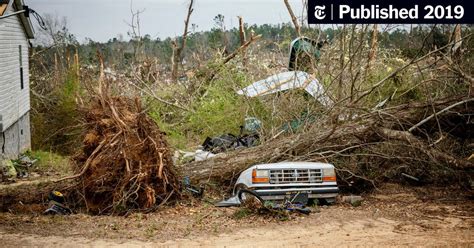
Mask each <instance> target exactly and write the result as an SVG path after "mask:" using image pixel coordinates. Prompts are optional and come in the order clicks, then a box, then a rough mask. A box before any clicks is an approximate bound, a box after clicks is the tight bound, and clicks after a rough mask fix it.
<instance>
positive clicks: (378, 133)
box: [184, 96, 474, 191]
mask: <svg viewBox="0 0 474 248" xmlns="http://www.w3.org/2000/svg"><path fill="white" fill-rule="evenodd" d="M343 111H353V110H350V109H345V110H343ZM354 111H355V110H354ZM333 112H336V113H337V112H339V113H341V110H337V109H334V110H333ZM344 113H345V112H344ZM353 113H354V112H353ZM473 114H474V99H473V98H472V96H452V97H449V98H446V99H438V100H436V101H432V102H427V103H421V102H420V103H407V104H402V105H398V106H393V107H389V108H386V109H374V110H371V111H366V112H365V113H362V112H359V113H357V114H356V115H355V117H354V118H348V119H346V120H340V119H339V120H336V121H335V120H334V118H328V119H321V120H319V123H317V124H316V125H313V126H312V127H311V128H310V129H309V130H308V131H305V132H302V133H299V134H294V135H290V136H287V137H282V138H280V139H276V140H273V141H270V142H266V143H264V144H262V145H260V146H258V147H253V148H249V149H244V150H240V151H235V152H232V153H228V154H225V155H223V156H218V157H215V158H212V159H209V160H205V161H199V162H193V163H191V164H187V165H185V167H184V172H185V174H186V175H189V176H191V178H192V179H193V180H194V181H208V180H213V181H215V182H219V183H221V184H227V185H229V186H231V185H232V183H233V182H234V181H235V180H236V179H237V177H238V176H239V174H240V172H241V171H243V170H245V169H246V168H248V167H249V166H251V165H254V164H257V163H272V162H279V161H285V160H291V161H319V162H329V163H332V164H334V165H335V166H336V169H337V173H338V181H339V184H340V185H341V186H343V187H348V189H349V190H354V191H361V190H362V191H363V190H366V189H368V188H373V187H376V185H377V183H381V182H388V181H392V182H408V181H410V182H409V183H412V182H413V183H421V184H423V183H429V184H438V185H453V184H458V183H461V185H466V183H468V182H469V180H471V179H470V178H474V177H473V175H474V173H473V172H474V161H473V160H469V156H470V155H471V154H473V153H474V147H473V146H472V144H473V141H474V123H473V122H472V120H471V118H472V115H473ZM329 116H330V115H329ZM339 116H341V115H339ZM342 116H347V114H343V115H342ZM471 157H472V155H471ZM417 180H418V182H414V181H417Z"/></svg>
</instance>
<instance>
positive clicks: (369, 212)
mask: <svg viewBox="0 0 474 248" xmlns="http://www.w3.org/2000/svg"><path fill="white" fill-rule="evenodd" d="M433 194H434V193H433V192H430V193H429V195H430V196H433ZM439 194H441V195H439V196H436V199H437V200H436V201H433V200H427V199H426V198H425V195H428V193H423V191H422V190H421V191H420V192H418V191H417V190H408V191H405V190H404V191H403V192H400V191H399V190H397V192H384V194H378V195H372V196H370V197H368V199H367V200H366V201H365V202H364V203H363V205H362V206H360V207H352V206H350V205H344V204H337V205H334V206H329V207H320V208H317V209H315V211H314V212H313V213H312V214H311V215H309V216H301V215H295V216H292V217H291V218H290V220H286V221H282V220H278V219H275V218H272V217H268V216H260V215H256V214H248V213H243V212H242V211H241V209H237V208H234V209H219V208H214V207H212V206H211V205H205V204H198V205H194V206H178V207H173V208H169V209H166V210H163V211H160V212H157V213H153V214H148V215H143V214H133V215H130V216H128V217H111V216H88V215H85V214H76V215H72V216H56V217H48V216H41V215H34V214H10V213H8V214H7V213H4V214H0V242H1V244H2V246H3V247H19V246H36V247H46V246H64V247H71V246H82V247H92V246H93V247H117V246H124V247H216V246H217V247H224V246H225V247H288V246H291V247H315V246H320V245H325V246H341V245H342V246H407V245H409V246H435V245H436V246H453V245H455V246H466V247H472V246H473V245H474V216H473V213H474V212H473V210H474V204H473V203H472V201H458V200H455V199H448V198H446V197H443V195H442V194H446V192H444V193H443V192H439Z"/></svg>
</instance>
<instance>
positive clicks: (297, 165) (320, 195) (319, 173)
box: [234, 162, 339, 203]
mask: <svg viewBox="0 0 474 248" xmlns="http://www.w3.org/2000/svg"><path fill="white" fill-rule="evenodd" d="M240 189H250V190H253V191H255V192H256V193H257V194H258V195H259V196H260V197H261V198H262V199H263V200H282V199H285V197H288V196H289V195H294V194H297V193H299V194H307V195H308V199H318V200H319V201H323V202H326V203H333V202H334V201H335V200H336V196H337V194H338V192H339V188H338V187H337V182H336V173H335V170H334V166H333V165H332V164H327V163H316V162H280V163H270V164H258V165H254V166H252V167H250V168H248V169H247V170H245V171H243V172H242V173H241V174H240V176H239V178H238V179H237V182H236V184H235V187H234V195H235V194H237V193H238V191H239V190H240Z"/></svg>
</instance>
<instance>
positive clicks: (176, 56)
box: [171, 0, 194, 81]
mask: <svg viewBox="0 0 474 248" xmlns="http://www.w3.org/2000/svg"><path fill="white" fill-rule="evenodd" d="M193 4H194V0H190V2H189V6H188V14H187V15H186V20H184V32H183V36H182V37H181V44H180V45H179V46H178V44H177V42H176V40H173V41H172V43H171V44H172V46H173V54H172V56H171V79H172V80H173V81H176V79H177V78H178V67H179V64H181V53H182V52H183V50H184V48H185V47H186V38H187V36H188V25H189V19H190V17H191V14H192V13H193V10H194V9H193Z"/></svg>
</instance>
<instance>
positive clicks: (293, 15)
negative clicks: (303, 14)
mask: <svg viewBox="0 0 474 248" xmlns="http://www.w3.org/2000/svg"><path fill="white" fill-rule="evenodd" d="M283 2H285V5H286V8H287V9H288V13H289V14H290V16H291V21H292V22H293V25H295V30H296V34H297V35H298V37H300V36H301V27H300V24H299V23H298V19H297V18H296V16H295V13H294V12H293V10H292V9H291V5H290V3H289V2H288V0H283Z"/></svg>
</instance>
